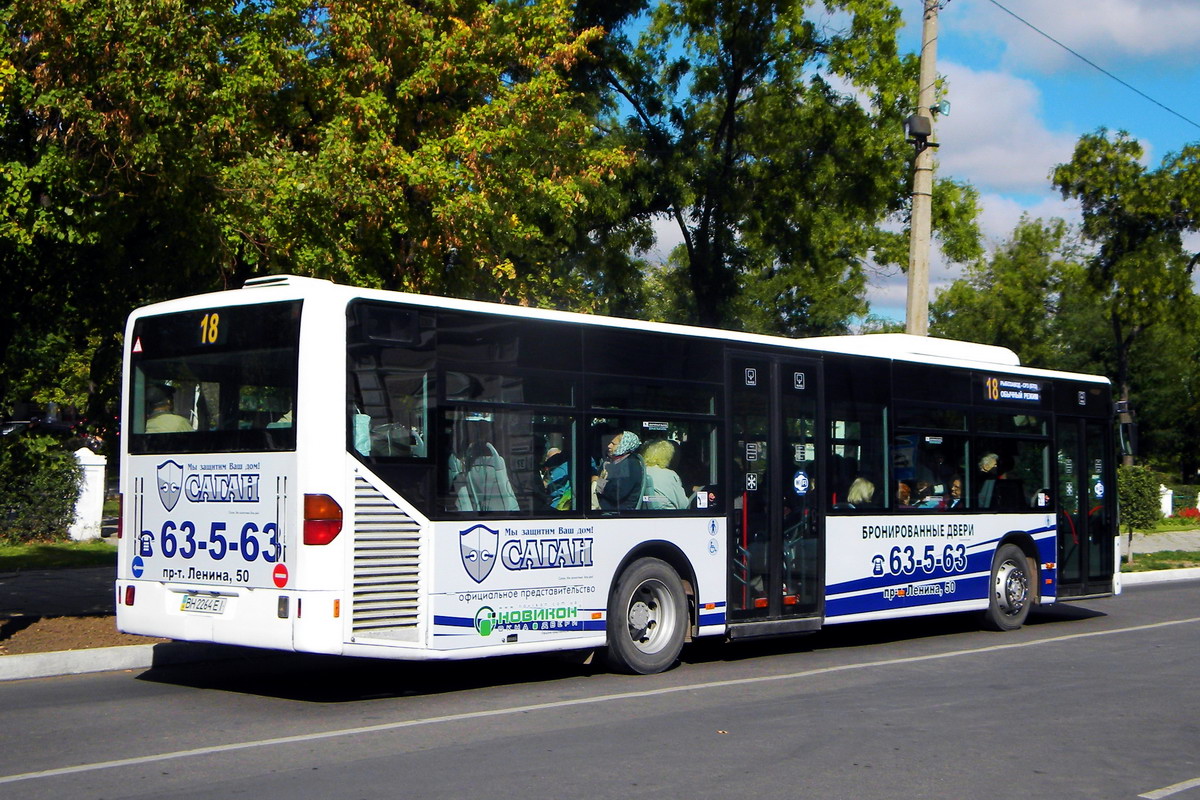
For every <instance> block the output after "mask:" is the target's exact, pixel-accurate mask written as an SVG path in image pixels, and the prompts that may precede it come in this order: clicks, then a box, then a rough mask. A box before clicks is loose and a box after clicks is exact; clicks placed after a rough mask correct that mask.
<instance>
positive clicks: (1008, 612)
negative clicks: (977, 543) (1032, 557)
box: [984, 544, 1033, 631]
mask: <svg viewBox="0 0 1200 800" xmlns="http://www.w3.org/2000/svg"><path fill="white" fill-rule="evenodd" d="M988 586H989V590H988V610H987V612H986V614H985V616H984V622H985V623H986V625H987V627H989V628H991V629H992V630H995V631H1015V630H1016V629H1017V628H1019V627H1021V626H1022V625H1024V624H1025V618H1026V617H1028V616H1029V606H1030V603H1031V601H1032V599H1033V593H1032V591H1031V587H1030V578H1029V562H1028V561H1027V560H1026V558H1025V553H1024V551H1022V550H1021V548H1019V547H1017V546H1016V545H1015V544H1006V545H1004V546H1003V547H1001V548H1000V549H999V550H997V551H996V557H995V558H994V559H992V576H991V582H990V583H989V584H988Z"/></svg>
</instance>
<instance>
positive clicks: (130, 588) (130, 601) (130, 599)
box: [125, 586, 134, 606]
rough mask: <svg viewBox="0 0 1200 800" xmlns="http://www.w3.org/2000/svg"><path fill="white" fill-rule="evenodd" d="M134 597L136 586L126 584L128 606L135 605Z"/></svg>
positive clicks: (126, 602)
mask: <svg viewBox="0 0 1200 800" xmlns="http://www.w3.org/2000/svg"><path fill="white" fill-rule="evenodd" d="M133 598H134V587H133V586H126V587H125V605H127V606H131V605H133Z"/></svg>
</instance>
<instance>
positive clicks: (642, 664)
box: [607, 558, 688, 675]
mask: <svg viewBox="0 0 1200 800" xmlns="http://www.w3.org/2000/svg"><path fill="white" fill-rule="evenodd" d="M687 626H688V610H687V597H686V596H685V594H684V590H683V581H681V580H680V579H679V575H677V574H676V573H675V570H673V569H672V568H671V567H670V565H668V564H667V563H666V562H665V561H660V560H659V559H657V558H640V559H638V560H637V561H635V562H633V563H632V564H630V565H629V567H628V568H627V569H626V570H625V571H624V572H622V573H621V577H620V578H619V579H617V585H616V588H614V589H613V593H612V598H611V600H610V601H609V607H608V626H607V627H608V652H607V658H608V664H609V666H610V667H612V668H613V669H615V670H618V671H620V672H630V673H634V674H638V675H652V674H654V673H656V672H662V671H663V670H665V669H668V668H669V667H670V666H671V665H672V664H674V663H675V661H676V659H678V658H679V651H680V650H682V649H683V640H684V637H685V635H686V633H687Z"/></svg>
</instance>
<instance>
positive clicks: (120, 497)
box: [117, 493, 125, 539]
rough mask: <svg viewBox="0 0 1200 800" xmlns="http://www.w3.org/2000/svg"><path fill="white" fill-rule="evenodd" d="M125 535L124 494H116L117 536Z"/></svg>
mask: <svg viewBox="0 0 1200 800" xmlns="http://www.w3.org/2000/svg"><path fill="white" fill-rule="evenodd" d="M124 535H125V495H124V494H120V493H118V494H117V538H118V539H120V538H121V537H122V536H124Z"/></svg>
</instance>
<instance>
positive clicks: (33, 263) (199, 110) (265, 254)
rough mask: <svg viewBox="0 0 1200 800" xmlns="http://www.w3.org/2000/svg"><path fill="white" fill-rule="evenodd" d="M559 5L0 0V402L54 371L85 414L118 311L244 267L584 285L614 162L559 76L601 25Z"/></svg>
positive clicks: (218, 280)
mask: <svg viewBox="0 0 1200 800" xmlns="http://www.w3.org/2000/svg"><path fill="white" fill-rule="evenodd" d="M571 12H572V9H571V5H570V3H568V2H567V0H552V1H551V0H548V1H547V2H542V3H525V2H521V1H520V0H500V2H485V1H484V0H431V2H426V3H420V4H417V3H408V2H399V0H381V1H380V2H367V1H366V0H356V1H351V0H330V1H329V2H323V3H319V2H309V1H308V0H249V1H247V0H236V2H235V1H234V0H194V1H192V2H187V3H182V2H175V1H172V0H97V1H96V2H93V3H81V2H77V1H76V0H28V2H23V3H17V4H9V5H6V6H4V7H3V8H0V31H3V38H2V39H0V91H2V92H3V94H2V96H0V104H2V106H0V107H2V112H3V115H2V117H0V265H2V266H3V269H4V274H5V277H6V280H7V282H8V283H7V285H6V287H5V289H6V291H5V292H4V293H2V294H0V359H3V363H4V364H5V369H4V370H3V371H0V407H3V406H11V404H12V403H13V402H14V400H16V399H30V398H32V397H35V396H42V395H45V394H46V393H47V392H49V391H50V389H48V388H47V387H52V386H61V387H67V388H68V389H69V391H68V392H67V393H68V394H71V395H73V397H72V398H71V399H72V400H73V402H75V403H76V404H77V405H83V404H84V401H85V400H86V399H87V398H88V397H90V399H91V406H92V409H93V412H94V413H98V412H99V410H100V409H102V408H103V407H104V406H105V405H106V404H107V403H108V402H111V400H112V398H113V395H114V389H115V374H116V368H117V365H118V363H119V352H120V351H119V339H118V338H117V336H116V335H115V334H116V332H118V331H120V330H121V328H122V327H123V320H124V317H125V316H126V315H127V314H128V312H129V311H130V310H131V309H132V308H133V307H135V306H137V305H139V304H142V303H145V302H149V301H154V300H159V299H163V298H166V297H172V296H179V295H182V294H190V293H195V292H199V291H204V290H210V289H218V288H224V287H226V286H231V285H240V283H241V282H242V280H243V279H244V278H246V277H248V276H249V275H250V274H252V273H254V272H264V271H265V272H274V271H293V272H299V273H303V274H310V275H319V276H325V277H332V278H337V279H339V280H342V281H347V282H352V283H360V284H368V285H376V286H386V287H389V288H404V289H417V290H423V291H438V292H447V293H454V294H461V295H471V296H488V297H493V298H498V297H504V298H510V299H512V300H514V301H520V302H538V301H541V302H551V301H556V300H557V301H563V302H580V303H583V302H585V301H586V299H587V298H586V295H585V293H584V291H582V290H581V289H579V288H578V286H577V285H576V283H575V282H572V281H571V280H569V279H568V273H569V270H570V269H571V264H570V262H569V260H568V259H566V258H565V257H564V256H565V254H567V253H570V252H572V249H573V247H574V242H575V237H576V236H577V235H578V234H577V231H576V228H575V227H574V225H573V219H574V217H575V216H576V215H579V214H583V213H585V212H586V211H587V210H588V207H589V204H596V203H600V202H602V201H603V199H604V193H603V185H604V184H605V183H606V182H609V181H611V180H612V179H613V177H614V176H615V175H616V173H617V171H618V170H620V169H622V168H624V167H625V166H626V165H627V164H628V163H629V161H630V157H629V156H628V155H626V153H625V152H624V151H623V150H622V149H621V147H620V146H619V145H618V144H615V143H612V142H606V141H604V140H602V138H601V137H600V136H599V133H598V131H597V130H596V128H595V125H594V110H595V109H594V106H590V105H589V104H588V102H587V101H586V98H584V97H583V96H582V95H581V93H580V92H579V91H578V89H577V88H576V87H574V86H573V84H572V75H573V72H574V70H575V69H577V67H578V65H579V64H580V63H581V62H582V61H585V60H587V59H588V58H590V48H591V47H592V46H593V45H595V44H596V43H597V42H598V41H599V39H600V37H601V31H600V30H599V29H598V28H589V29H586V30H578V29H576V28H575V27H574V23H573V19H572V13H571ZM9 63H11V64H12V65H13V70H12V71H11V72H10V71H9V70H8V69H7V67H6V66H5V64H9ZM65 353H71V354H74V355H73V357H72V358H69V359H64V354H65ZM64 361H66V362H67V366H66V367H65V368H64V367H63V366H62V362H64ZM64 377H70V380H64ZM81 392H84V393H86V395H81V394H80V393H81Z"/></svg>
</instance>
